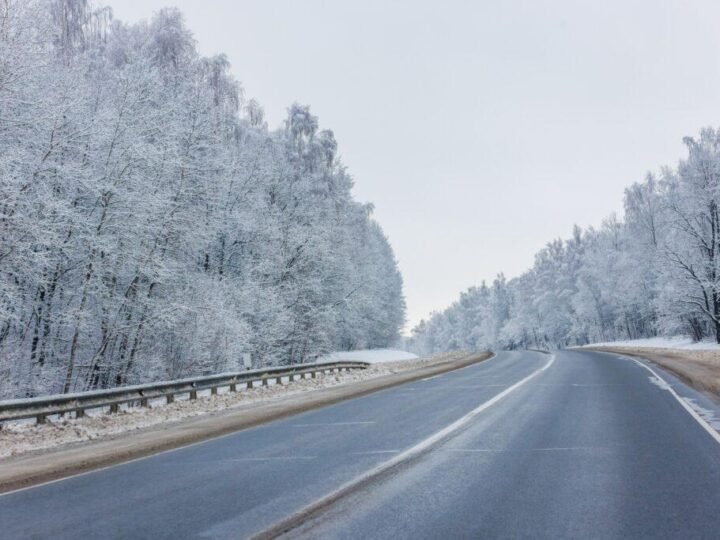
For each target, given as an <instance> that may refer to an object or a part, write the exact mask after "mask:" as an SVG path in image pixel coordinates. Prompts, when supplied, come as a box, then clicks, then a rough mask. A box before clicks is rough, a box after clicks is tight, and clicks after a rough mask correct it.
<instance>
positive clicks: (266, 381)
mask: <svg viewBox="0 0 720 540" xmlns="http://www.w3.org/2000/svg"><path fill="white" fill-rule="evenodd" d="M262 385H263V386H267V385H268V378H267V377H263V379H262Z"/></svg>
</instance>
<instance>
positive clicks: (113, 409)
mask: <svg viewBox="0 0 720 540" xmlns="http://www.w3.org/2000/svg"><path fill="white" fill-rule="evenodd" d="M119 410H120V405H118V404H117V403H111V404H110V414H114V413H116V412H118V411H119Z"/></svg>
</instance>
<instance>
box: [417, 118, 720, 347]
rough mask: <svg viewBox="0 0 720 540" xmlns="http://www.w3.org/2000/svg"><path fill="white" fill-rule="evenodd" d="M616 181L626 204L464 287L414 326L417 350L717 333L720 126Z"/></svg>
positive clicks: (558, 344)
mask: <svg viewBox="0 0 720 540" xmlns="http://www.w3.org/2000/svg"><path fill="white" fill-rule="evenodd" d="M684 141H685V145H686V146H687V149H688V154H687V157H686V158H685V159H683V160H682V161H680V163H679V165H678V166H677V167H675V168H664V169H663V170H662V171H661V173H660V174H659V175H657V176H655V175H652V174H649V175H648V176H647V178H646V179H645V181H644V182H642V183H638V184H634V185H633V186H631V187H630V188H628V189H627V190H626V191H625V216H624V219H623V220H622V221H621V220H619V219H618V218H617V217H616V216H611V217H610V218H608V219H607V220H605V222H604V223H603V224H602V227H600V229H593V228H590V229H587V230H585V231H582V230H580V228H578V227H576V228H575V230H574V231H573V235H572V237H571V238H570V239H569V240H564V241H563V240H555V241H553V242H550V243H549V244H548V245H547V246H546V247H545V248H544V249H543V250H542V251H540V252H539V253H538V254H537V255H536V256H535V264H534V266H533V267H532V268H531V269H530V270H529V271H527V272H526V273H524V274H523V275H521V276H520V277H518V278H515V279H512V280H510V281H507V280H506V279H505V277H504V276H502V275H500V276H498V277H497V279H496V280H495V281H494V282H493V283H492V285H491V286H487V285H486V284H485V283H483V284H482V285H481V286H479V287H473V288H470V289H469V290H467V291H465V292H463V293H462V294H461V295H460V299H459V300H458V301H457V302H455V304H453V305H452V306H450V307H449V308H448V309H446V310H445V311H443V312H441V313H434V314H433V315H432V316H431V317H430V318H429V320H426V321H422V322H421V323H420V324H419V325H418V326H417V327H416V328H415V329H414V330H413V337H412V338H411V340H410V343H409V344H408V346H409V347H410V348H411V349H413V350H415V351H416V352H420V353H423V354H428V353H432V352H437V351H446V350H453V349H469V350H473V349H481V350H482V349H488V348H490V349H497V348H519V347H553V348H554V347H565V346H568V345H584V344H587V343H595V342H606V341H615V340H619V339H623V340H624V339H638V338H647V337H653V336H657V335H668V336H673V335H678V334H683V335H688V336H691V337H692V338H693V339H694V340H695V341H701V340H705V339H713V340H715V341H716V342H718V343H720V212H719V211H718V207H719V206H720V131H715V130H713V129H705V130H703V131H702V132H701V133H700V137H699V139H694V138H690V137H687V138H685V140H684Z"/></svg>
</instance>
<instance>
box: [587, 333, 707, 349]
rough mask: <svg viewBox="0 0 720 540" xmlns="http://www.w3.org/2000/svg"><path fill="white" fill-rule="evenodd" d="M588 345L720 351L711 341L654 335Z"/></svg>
mask: <svg viewBox="0 0 720 540" xmlns="http://www.w3.org/2000/svg"><path fill="white" fill-rule="evenodd" d="M585 346H586V347H637V348H647V349H682V350H695V351H720V345H719V344H717V343H713V342H711V341H701V342H694V341H693V340H692V339H690V338H689V337H685V336H675V337H654V338H646V339H631V340H627V341H606V342H603V343H592V344H590V345H585Z"/></svg>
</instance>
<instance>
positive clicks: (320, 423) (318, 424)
mask: <svg viewBox="0 0 720 540" xmlns="http://www.w3.org/2000/svg"><path fill="white" fill-rule="evenodd" d="M375 423H376V422H318V423H316V424H293V427H324V426H364V425H367V424H375Z"/></svg>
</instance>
